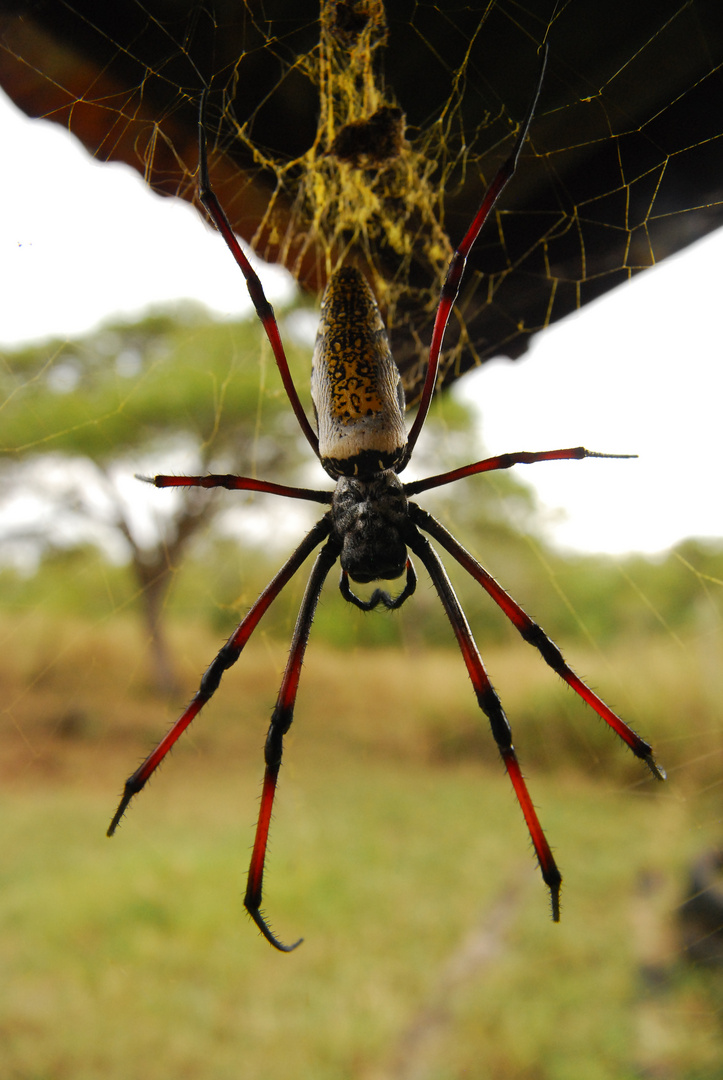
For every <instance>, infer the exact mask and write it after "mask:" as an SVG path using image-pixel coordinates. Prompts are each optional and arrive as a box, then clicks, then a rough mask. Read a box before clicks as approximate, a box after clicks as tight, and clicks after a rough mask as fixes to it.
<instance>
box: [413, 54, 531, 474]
mask: <svg viewBox="0 0 723 1080" xmlns="http://www.w3.org/2000/svg"><path fill="white" fill-rule="evenodd" d="M547 52H548V48H547V44H545V45H544V46H543V49H542V62H541V64H540V73H539V75H538V76H537V83H536V84H535V92H534V94H533V96H532V101H531V102H530V105H529V107H528V109H527V115H526V116H525V118H524V120H523V121H522V123H521V124H520V128H519V131H518V133H517V138H516V139H515V145H514V146H513V147H512V153H511V154H510V155H509V157H508V158H507V159H506V161H504V162H503V163H502V165H501V166H500V168H499V170H498V172H497V174H496V176H495V177H494V179H493V180H492V183H491V184H490V186H489V187H488V188H487V191H486V192H485V194H484V198H483V199H482V202H481V203H480V207H479V210H478V211H477V213H476V215H475V217H474V220H473V222H472V224H471V225H470V227H469V229H468V230H467V232H466V233H465V235H464V237H463V238H462V242H461V243H460V245H459V247H458V248H457V249H456V250H455V252H454V254H453V255H452V259H451V261H450V264H449V267H448V269H447V276H446V278H445V280H444V285H443V286H442V292H441V294H440V297H439V305H438V306H437V314H436V315H435V318H434V327H433V329H432V341H431V344H430V346H429V361H428V363H427V375H426V378H425V380H424V387H423V388H422V395H421V397H420V400H419V408H418V409H417V415H416V417H415V419H414V423H413V424H412V427H411V428H410V431H409V436H408V438H407V450H406V454H405V457H404V462H403V464H402V465H401V466H400V468H399V471H400V472H401V470H402V469H403V468H404V466H405V465H406V464H407V463H408V461H409V459H410V457H411V455H412V451H413V450H414V447H415V445H416V442H417V439H418V438H419V433H420V431H421V430H422V427H423V426H424V421H425V420H426V418H427V413H428V411H429V406H430V404H431V401H432V395H433V394H434V387H435V384H436V381H437V369H438V367H439V356H440V353H441V351H442V341H443V339H444V332H445V330H446V329H447V323H448V321H449V316H450V313H451V311H452V308H453V307H454V305H455V303H456V300H457V296H458V294H459V287H460V284H461V281H462V276H463V274H464V270H465V266H466V265H467V257H468V255H469V253H470V251H471V250H472V247H473V246H474V243H475V241H476V240H477V237H478V236H479V234H480V231H481V229H482V226H483V225H484V223H485V222H486V220H487V218H488V217H489V215H490V212H491V211H492V209H493V207H494V205H495V203H496V202H497V200H498V199H499V197H500V195H501V194H502V191H503V189H504V187H505V185H506V184H507V182H508V181H509V180H511V179H512V177H513V176H514V173H515V169H516V168H517V160H518V158H519V156H520V151H521V150H522V147H523V145H524V142H525V140H526V138H527V133H528V131H529V129H530V124H531V123H532V117H533V116H534V115H535V109H536V108H537V101H538V98H539V96H540V90H541V88H542V83H543V80H544V78H545V68H546V67H547Z"/></svg>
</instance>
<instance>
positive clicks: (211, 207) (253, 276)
mask: <svg viewBox="0 0 723 1080" xmlns="http://www.w3.org/2000/svg"><path fill="white" fill-rule="evenodd" d="M207 96H208V91H207V90H204V92H203V94H202V95H201V107H200V111H199V118H198V197H199V198H200V200H201V202H202V203H203V205H204V206H205V208H206V210H207V211H208V214H209V217H210V218H211V220H212V221H213V223H214V225H215V226H216V228H217V229H218V231H219V232H220V233H221V236H222V237H223V238H224V240H225V241H226V246H227V248H228V249H229V251H230V252H231V254H232V255H233V257H234V259H235V260H236V265H237V266H238V268H239V270H240V271H241V273H242V274H243V276H244V278H245V279H246V286H247V288H248V290H249V296H250V297H251V302H252V303H253V305H254V307H255V308H256V313H257V314H258V317H259V319H260V320H261V322H262V324H263V327H264V330H265V331H266V336H267V338H268V339H269V343H270V345H271V348H272V349H273V352H274V357H275V359H276V366H277V367H278V369H279V373H280V375H281V381H282V382H283V384H284V389H285V390H286V394H287V397H288V399H289V401H290V403H291V407H292V409H293V410H294V413H295V415H296V419H297V420H298V422H299V426H300V428H301V430H302V431H303V433H304V435H305V437H306V440H307V442H308V443H309V445H310V447H311V449H312V450H313V451H314V453H315V454H316V456H317V457H318V456H319V440H318V438H317V435H316V432H315V431H314V429H313V428H312V426H311V424H310V423H309V421H308V419H307V416H306V413H305V412H304V407H303V405H302V404H301V401H300V400H299V395H298V394H297V392H296V387H295V386H294V380H293V379H292V378H291V372H290V371H289V362H288V360H287V359H286V353H285V352H284V346H283V343H282V341H281V334H280V333H279V327H278V323H277V322H276V317H275V315H274V309H273V308H272V307H271V304H270V303H269V301H268V300H267V298H266V293H265V292H264V287H263V285H262V284H261V279H260V278H259V276H258V274H257V273H256V271H255V270H254V268H253V266H252V265H251V263H250V262H249V260H248V259H247V258H246V256H245V255H244V252H243V249H242V248H241V245H240V244H239V242H238V240H237V239H236V235H235V233H234V231H233V228H232V227H231V222H230V221H229V220H228V217H227V216H226V213H225V211H224V209H223V207H222V206H221V204H220V202H219V201H218V199H217V197H216V194H215V192H214V190H213V188H212V187H211V180H210V177H209V173H208V152H207V149H206V99H207Z"/></svg>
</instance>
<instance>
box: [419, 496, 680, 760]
mask: <svg viewBox="0 0 723 1080" xmlns="http://www.w3.org/2000/svg"><path fill="white" fill-rule="evenodd" d="M409 510H410V516H411V518H412V520H413V521H414V523H415V524H416V525H418V526H419V528H420V529H424V531H425V532H426V533H429V535H430V536H433V537H434V539H435V540H437V541H438V542H439V543H440V544H441V545H442V547H444V548H445V549H446V550H447V551H448V552H449V554H450V555H451V556H452V558H453V559H456V561H457V562H458V563H459V564H460V566H461V567H463V568H464V569H465V570H466V571H467V573H468V574H470V576H471V577H473V578H474V579H475V581H478V582H479V584H480V585H481V586H482V588H483V589H484V590H485V592H486V593H488V595H489V596H491V597H492V599H493V600H494V602H495V603H496V604H497V605H498V607H500V608H501V609H502V611H503V612H504V614H505V615H506V616H507V618H508V619H509V620H510V622H511V623H512V624H513V625H514V626H515V627H516V628H517V630H518V631H519V633H520V634H521V636H522V637H523V639H524V640H525V641H526V642H527V643H528V644H529V645H532V646H534V648H535V649H537V651H538V652H539V653H540V655H541V656H542V658H543V660H544V661H545V662H546V663H547V664H549V666H550V667H551V668H552V670H553V671H555V672H557V674H558V675H559V676H560V678H561V679H564V681H565V682H566V683H567V685H568V686H569V687H570V688H571V689H572V690H574V691H575V693H576V694H578V695H579V696H580V697H581V698H582V699H583V701H586V702H587V704H588V705H589V706H590V707H591V708H592V709H594V710H595V712H596V713H597V714H598V716H599V717H600V718H601V719H602V720H604V721H605V723H606V724H608V725H609V726H610V727H611V728H612V729H613V731H614V732H615V733H616V734H617V735H619V736H620V738H621V739H622V740H623V742H625V743H627V745H628V746H629V747H630V749H631V750H632V752H633V753H634V754H635V755H636V757H639V758H641V759H642V760H643V761H644V762H645V763H646V765H647V766H648V768H649V769H650V771H651V772H652V774H653V776H654V777H655V778H656V779H657V780H665V778H666V776H665V771H664V770H663V769H662V768H660V766H659V765H657V763H656V762H655V759H654V758H653V749H652V747H651V746H650V744H649V743H647V742H645V740H644V739H641V738H640V736H639V735H638V734H636V732H634V731H633V730H632V728H631V727H629V726H628V725H627V724H626V723H625V721H624V720H621V718H620V717H619V716H618V715H617V714H616V713H614V712H613V711H612V709H611V708H610V707H609V706H608V705H606V704H605V702H604V701H603V700H602V698H599V697H598V695H597V694H596V693H595V692H594V691H593V690H591V689H590V687H589V686H587V684H586V683H584V682H583V681H582V679H581V678H580V677H579V675H576V673H575V672H574V671H573V670H572V668H571V667H570V666H569V664H568V663H567V662H566V661H565V659H564V657H563V655H562V653H561V652H560V650H559V649H558V647H557V645H555V643H554V641H552V640H551V639H550V638H549V637H548V636H547V634H546V633H545V631H544V630H543V629H542V627H541V626H539V625H538V624H537V623H536V622H535V621H534V620H533V619H531V618H530V616H529V615H528V614H527V612H526V611H524V610H523V609H522V608H521V607H520V605H519V604H518V603H517V601H515V600H513V599H512V597H511V596H510V595H509V593H507V592H505V590H504V589H503V588H502V586H501V585H500V584H499V583H498V582H497V581H495V579H494V578H493V577H492V575H491V574H489V573H488V572H487V571H486V570H485V568H484V567H483V566H481V565H480V564H479V563H478V562H477V560H476V559H474V558H473V557H472V556H471V555H470V553H469V552H468V551H466V550H465V548H463V547H462V545H461V544H460V543H458V541H457V540H455V538H454V537H453V536H452V535H451V533H449V532H447V530H446V529H445V528H444V526H443V525H441V524H440V522H438V521H437V520H436V518H433V517H432V515H431V514H429V513H427V511H426V510H422V508H421V507H419V506H417V505H416V503H410V504H409Z"/></svg>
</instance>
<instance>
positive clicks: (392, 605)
mask: <svg viewBox="0 0 723 1080" xmlns="http://www.w3.org/2000/svg"><path fill="white" fill-rule="evenodd" d="M416 587H417V575H416V573H415V570H414V563H413V562H412V560H411V559H407V580H406V583H405V585H404V589H403V590H402V592H400V594H399V596H395V597H394V598H392V597H391V596H390V595H389V593H388V592H386V590H385V589H375V590H374V592H373V593H372V595H371V597H370V599H369V600H361V599H360V598H359V597H358V596H356V595H355V594H354V593H353V592H352V591H351V586H350V585H349V575H348V573H347V572H346V570H342V572H341V577H340V578H339V592H340V593H341V595H342V596H343V597H344V599H345V600H348V601H349V603H350V604H356V606H357V607H358V608H360V609H361V610H362V611H372V610H373V609H374V608H375V607H377V605H378V604H383V605H384V607H385V608H387V610H388V611H395V610H396V609H397V608H400V607H401V606H402V604H403V603H404V601H405V600H408V599H409V597H410V596H411V595H412V593H413V592H414V590H415V589H416Z"/></svg>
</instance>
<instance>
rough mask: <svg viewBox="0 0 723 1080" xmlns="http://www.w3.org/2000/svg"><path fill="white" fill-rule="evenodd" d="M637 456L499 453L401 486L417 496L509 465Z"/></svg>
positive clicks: (577, 449) (581, 451)
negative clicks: (422, 492) (431, 489)
mask: <svg viewBox="0 0 723 1080" xmlns="http://www.w3.org/2000/svg"><path fill="white" fill-rule="evenodd" d="M637 456H638V455H637V454H600V453H598V452H597V451H596V450H586V449H585V447H584V446H572V447H570V448H569V449H566V450H532V451H531V450H520V451H519V452H518V453H516V454H500V455H499V456H498V457H491V458H485V459H484V461H474V462H473V463H472V464H471V465H463V466H462V467H461V468H460V469H452V470H451V471H450V472H445V473H437V475H436V476H427V477H425V478H424V480H415V481H414V482H413V483H411V484H405V485H404V494H405V495H407V496H410V495H418V494H419V493H420V491H429V490H430V488H436V487H441V486H442V485H443V484H452V483H454V481H455V480H463V479H464V478H465V477H466V476H476V475H477V474H478V473H484V472H496V471H497V470H498V469H511V468H512V466H513V465H534V464H535V462H537V461H581V460H582V459H583V458H590V457H595V458H635V457H637Z"/></svg>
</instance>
